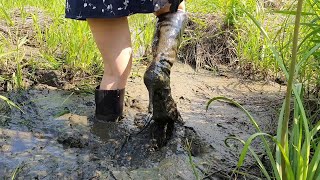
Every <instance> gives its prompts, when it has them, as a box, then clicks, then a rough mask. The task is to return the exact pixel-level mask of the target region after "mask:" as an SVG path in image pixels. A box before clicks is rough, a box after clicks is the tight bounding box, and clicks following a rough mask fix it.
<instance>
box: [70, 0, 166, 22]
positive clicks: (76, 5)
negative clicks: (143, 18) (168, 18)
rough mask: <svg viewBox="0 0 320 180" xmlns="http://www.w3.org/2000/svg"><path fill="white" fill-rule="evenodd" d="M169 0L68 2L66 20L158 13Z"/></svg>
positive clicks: (90, 0)
mask: <svg viewBox="0 0 320 180" xmlns="http://www.w3.org/2000/svg"><path fill="white" fill-rule="evenodd" d="M165 5H168V0H66V18H71V19H77V20H85V19H87V18H117V17H125V16H129V15H132V14H136V13H152V12H155V11H158V10H159V9H161V8H162V7H164V6H165Z"/></svg>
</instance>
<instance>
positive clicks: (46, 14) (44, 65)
mask: <svg viewBox="0 0 320 180" xmlns="http://www.w3.org/2000/svg"><path fill="white" fill-rule="evenodd" d="M274 2H276V3H274ZM64 4H65V0H47V1H43V0H15V1H3V2H1V3H0V19H2V21H0V66H1V67H3V68H2V69H1V70H0V85H1V86H2V85H3V84H5V83H8V82H9V84H10V85H7V86H8V87H11V86H12V87H11V89H23V88H26V87H27V82H26V81H25V80H26V79H35V78H36V77H35V73H36V71H38V70H43V69H44V70H59V71H60V72H63V73H66V74H70V72H74V73H73V74H77V75H78V76H79V78H78V79H74V75H72V77H70V78H69V80H71V79H72V80H74V81H77V85H78V86H81V85H83V84H93V83H95V82H94V80H92V79H96V78H100V77H101V74H102V61H101V56H100V54H99V52H98V50H97V48H96V45H95V43H94V41H93V38H92V36H91V34H90V31H89V28H88V25H87V24H86V23H85V22H78V21H73V20H67V19H65V18H64ZM319 9H320V1H318V0H298V1H295V0H290V1H285V2H282V1H279V3H277V1H270V2H269V1H267V0H260V1H257V0H246V1H241V0H226V1H219V0H210V1H208V0H193V1H192V0H191V1H189V2H188V11H189V12H191V13H194V14H199V13H200V14H201V13H202V14H203V13H204V14H206V13H215V14H218V15H219V16H222V19H223V23H224V26H225V27H227V28H229V29H231V30H232V31H231V32H232V38H233V40H234V42H235V44H234V48H235V49H236V55H237V59H238V60H239V62H240V64H239V66H240V69H242V72H243V73H244V74H245V73H248V72H249V73H250V74H249V76H250V77H252V78H255V79H256V78H259V79H260V78H262V79H273V80H274V79H278V78H279V79H283V80H284V81H285V83H286V84H287V87H288V89H287V94H286V99H285V102H284V103H283V107H282V109H281V112H280V114H279V125H278V131H277V136H276V137H273V136H272V135H269V134H266V133H263V132H262V131H261V129H260V127H259V125H258V124H257V123H256V122H255V120H254V119H253V117H252V116H251V115H250V113H249V112H248V111H246V110H245V109H244V108H243V107H242V106H241V105H240V104H238V103H236V102H234V101H232V100H230V99H228V98H225V97H217V98H214V99H212V100H211V101H210V102H209V103H208V106H209V105H210V103H211V102H213V101H215V100H224V101H228V102H231V103H233V104H235V105H236V106H237V107H239V108H241V109H242V110H243V111H244V112H245V113H246V114H247V115H248V117H249V119H250V121H251V122H252V123H253V125H254V126H255V128H256V130H257V133H256V134H253V135H252V136H251V137H249V139H248V140H247V141H246V142H244V141H242V142H243V144H244V149H243V151H242V153H241V155H240V160H239V163H238V168H240V166H241V165H242V164H243V161H244V159H245V155H246V153H247V151H248V150H249V151H250V152H251V153H252V154H253V156H254V157H255V158H256V160H257V162H258V164H259V166H260V168H261V171H262V172H263V174H264V176H265V177H266V178H267V179H303V180H304V179H319V178H320V166H319V162H320V143H319V142H320V138H319V136H318V134H317V133H318V131H319V129H320V123H319V122H317V121H318V119H312V118H314V117H316V116H310V117H309V116H308V113H307V112H306V109H305V107H304V101H303V98H304V97H306V96H305V95H306V94H307V95H309V96H310V97H318V96H319V93H320V64H319V63H320V62H319V56H320V52H319V48H320V43H319V40H320V39H319V37H320V35H319V34H320V20H319V19H320V11H319ZM193 20H194V22H197V23H198V25H200V26H201V25H203V26H206V20H205V19H199V18H197V17H194V19H193ZM129 21H130V28H131V31H132V37H133V38H132V39H133V48H134V52H135V56H134V60H135V63H138V62H139V61H141V60H143V59H146V58H148V56H149V55H148V54H149V53H148V52H149V51H150V44H151V41H152V36H153V31H154V23H155V18H154V16H153V15H134V16H131V17H130V18H129ZM222 31H223V30H222ZM189 41H190V39H185V43H183V44H188V43H189ZM70 76H71V75H70ZM84 77H86V78H84ZM88 77H89V78H88ZM1 86H0V87H1ZM8 89H9V88H8ZM292 96H293V100H292ZM0 99H2V100H4V101H6V102H7V103H8V104H9V105H10V106H12V107H16V108H19V107H18V106H16V105H15V104H14V103H12V102H11V101H10V100H9V99H7V98H5V97H3V96H0ZM291 103H293V109H294V110H293V113H292V114H293V115H292V116H290V112H292V110H291V109H292V108H290V104H291ZM257 137H261V139H262V141H263V143H264V147H265V150H266V153H267V155H268V159H269V160H270V165H271V169H272V171H269V169H268V167H267V166H266V164H264V163H262V162H261V160H260V159H259V158H258V156H257V154H255V152H254V151H253V149H251V148H250V143H251V142H252V141H253V140H254V139H255V138H257ZM233 138H234V137H233ZM268 138H270V139H271V140H272V141H273V142H274V144H276V146H277V150H276V153H274V152H273V151H272V147H271V146H269V142H268ZM193 168H194V167H193Z"/></svg>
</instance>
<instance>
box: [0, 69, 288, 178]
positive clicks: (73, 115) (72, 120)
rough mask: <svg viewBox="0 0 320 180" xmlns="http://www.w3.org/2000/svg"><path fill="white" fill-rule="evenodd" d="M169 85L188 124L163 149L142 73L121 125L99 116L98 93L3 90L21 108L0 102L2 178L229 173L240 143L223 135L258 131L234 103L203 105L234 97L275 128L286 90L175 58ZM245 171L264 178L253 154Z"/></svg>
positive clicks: (130, 92) (133, 81) (44, 88)
mask: <svg viewBox="0 0 320 180" xmlns="http://www.w3.org/2000/svg"><path fill="white" fill-rule="evenodd" d="M135 68H142V67H135ZM141 72H143V71H142V70H141ZM171 87H172V96H173V98H174V99H175V101H176V103H177V106H178V109H179V111H180V113H181V116H182V118H183V119H184V121H185V122H186V123H185V125H184V126H182V125H175V130H174V134H173V137H172V138H171V139H170V141H169V142H168V144H167V145H166V146H164V147H162V148H158V147H157V146H156V145H155V142H154V140H153V139H152V136H151V134H152V133H151V132H150V131H152V122H150V119H151V118H150V115H149V114H148V91H147V89H146V88H145V86H144V84H143V78H142V76H132V77H131V78H130V79H129V82H128V86H127V88H126V90H127V92H126V96H125V112H124V114H125V115H124V118H123V119H122V120H121V121H119V122H117V123H102V122H100V123H98V122H95V120H94V108H95V104H94V95H93V94H88V93H86V94H85V93H83V94H82V93H79V92H72V91H65V90H59V89H57V88H54V87H50V86H47V85H41V84H40V85H37V86H35V87H33V88H32V89H29V90H26V91H21V92H9V93H7V94H4V95H5V96H8V97H9V98H10V99H11V100H12V101H14V102H15V103H17V104H19V105H20V107H21V109H22V110H23V112H21V111H19V110H17V109H10V108H9V107H8V106H7V105H5V104H4V103H3V102H1V104H0V153H1V156H0V177H3V178H4V179H9V178H12V177H15V178H16V179H196V178H197V177H199V178H200V179H229V178H231V177H232V170H233V169H234V167H235V166H236V163H237V160H238V156H239V151H240V150H241V147H242V146H241V145H240V144H239V143H237V142H230V143H231V145H232V147H231V148H230V147H227V146H226V145H225V139H226V138H227V137H229V136H237V137H240V138H243V139H245V138H247V137H248V136H249V135H250V134H252V133H254V132H255V131H254V127H253V126H252V125H251V124H250V122H249V120H248V119H247V118H246V117H245V115H244V114H243V113H242V112H241V111H240V110H239V109H237V108H236V107H234V106H232V105H230V104H226V103H222V102H216V103H214V104H213V105H211V106H210V108H209V109H208V111H206V110H205V106H206V103H207V102H208V100H209V99H210V98H212V97H215V96H227V97H230V98H233V99H235V100H237V101H238V102H239V103H240V104H242V105H243V106H244V107H245V108H247V109H248V110H249V112H251V113H252V115H253V116H254V117H255V118H256V120H257V122H258V124H259V125H260V126H261V128H262V129H263V130H264V131H266V132H269V133H274V132H275V128H276V123H277V118H276V114H277V112H278V106H279V104H280V103H281V100H282V90H283V89H284V88H281V86H280V85H278V84H263V83H257V82H255V83H253V82H243V81H241V80H239V79H236V78H233V77H231V75H230V76H229V75H228V74H226V75H225V76H220V77H215V76H213V74H212V72H209V71H204V70H203V71H199V72H195V71H194V70H193V69H192V68H191V67H189V66H188V65H184V64H180V63H177V64H176V65H175V66H174V67H173V69H172V79H171ZM259 145H260V142H259V141H256V142H254V143H253V148H254V149H256V151H258V152H260V153H258V154H260V155H261V156H263V154H264V153H263V150H262V149H260V148H259V147H261V146H259ZM242 170H243V171H245V172H247V173H249V174H254V175H255V176H259V174H257V173H256V172H257V170H258V168H257V167H256V166H255V163H254V161H253V159H252V158H251V157H250V156H248V160H247V161H246V163H245V166H244V168H243V169H242ZM248 178H249V179H250V177H247V179H248ZM252 179H254V178H252Z"/></svg>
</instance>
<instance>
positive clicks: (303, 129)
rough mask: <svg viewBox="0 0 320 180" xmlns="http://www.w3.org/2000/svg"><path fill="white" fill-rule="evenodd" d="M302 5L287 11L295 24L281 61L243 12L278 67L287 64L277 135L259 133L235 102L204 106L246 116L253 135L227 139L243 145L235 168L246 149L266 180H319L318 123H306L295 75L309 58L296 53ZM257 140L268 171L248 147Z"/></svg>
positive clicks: (308, 54) (277, 51) (301, 94)
mask: <svg viewBox="0 0 320 180" xmlns="http://www.w3.org/2000/svg"><path fill="white" fill-rule="evenodd" d="M303 3H304V0H299V1H298V4H297V6H296V10H294V11H292V12H290V14H291V15H292V14H293V15H294V22H295V23H294V25H293V29H294V30H293V33H292V43H290V44H289V45H288V46H287V48H288V49H290V50H291V51H290V52H291V53H290V57H289V59H283V57H286V56H285V55H283V52H282V51H281V50H282V49H281V48H280V49H279V48H277V47H276V46H274V45H273V44H272V43H271V42H270V38H269V36H268V34H267V33H266V31H265V30H264V28H263V27H262V25H261V24H260V23H259V22H258V20H257V19H256V18H255V17H254V16H253V15H251V14H250V13H248V12H246V14H247V15H248V16H250V18H251V19H252V21H253V22H254V23H255V24H256V26H257V27H258V29H260V31H261V32H262V34H263V35H264V36H265V38H267V39H268V42H269V47H270V48H271V49H272V51H273V53H274V57H275V59H276V61H277V62H279V64H284V62H286V61H288V62H289V68H288V69H287V68H286V67H285V66H284V65H283V66H282V67H281V69H282V71H283V73H284V74H285V75H286V78H287V80H288V85H287V91H286V98H285V100H284V102H283V106H282V108H281V112H280V114H279V120H278V129H277V135H276V136H275V137H273V136H272V135H269V134H267V133H263V132H262V131H261V129H260V127H259V125H258V124H257V122H256V120H255V119H254V118H253V117H252V116H251V114H250V113H249V112H248V111H247V110H246V109H244V108H243V107H242V106H241V105H240V104H239V103H237V102H235V101H233V100H231V99H228V98H225V97H216V98H213V99H211V100H210V101H209V102H208V104H207V109H208V107H209V105H210V104H211V103H212V102H213V101H217V100H223V101H227V102H229V103H232V104H234V105H235V106H237V107H238V108H240V109H241V110H242V111H243V112H244V113H245V114H246V115H247V116H248V118H249V120H250V122H251V123H252V124H253V126H254V127H255V128H256V131H257V133H255V134H253V135H252V136H250V137H249V138H248V139H247V140H246V141H245V142H244V141H243V140H241V139H239V138H234V137H232V138H228V139H237V140H239V141H240V142H242V143H243V144H244V148H243V150H242V152H241V155H240V158H239V162H238V165H237V169H239V168H240V167H241V166H242V165H243V162H244V160H245V156H246V154H247V152H248V150H249V151H250V152H251V154H252V155H253V157H254V158H255V159H256V161H257V163H258V165H259V167H260V169H261V172H262V173H263V175H264V176H265V178H267V179H270V180H271V179H277V180H282V179H289V180H291V179H292V180H294V179H295V180H307V179H308V180H313V179H314V180H317V179H319V178H320V166H319V163H320V142H319V138H318V137H317V136H316V135H317V134H318V132H319V130H320V122H317V123H316V124H310V119H309V118H308V117H307V116H306V109H305V107H304V106H303V86H302V84H301V83H299V82H298V79H297V75H298V74H299V70H300V69H301V66H302V65H303V64H304V61H305V59H308V58H309V57H310V56H312V55H313V52H312V51H311V52H310V53H307V55H305V53H304V52H301V51H299V47H301V46H300V45H301V43H299V37H300V36H301V34H300V31H301V30H302V29H303V27H302V28H300V25H301V17H303V16H304V15H305V14H306V13H304V12H303V11H302V10H303V7H304V6H303ZM281 13H285V14H288V12H287V11H282V12H281ZM302 22H304V21H302ZM283 41H285V40H283ZM299 44H300V45H299ZM286 53H287V52H286ZM301 54H302V55H301ZM285 60H286V61H285ZM292 96H293V97H292ZM291 99H293V102H294V108H293V116H292V117H293V118H290V114H291V108H290V105H291ZM289 127H291V128H289ZM257 137H260V138H261V140H262V142H263V145H264V148H265V151H266V153H267V156H268V159H269V161H270V164H271V168H272V172H268V171H267V170H266V169H267V168H266V167H265V164H263V163H262V162H261V160H260V159H259V157H258V156H257V154H256V153H255V152H254V151H253V150H252V149H251V148H250V145H251V143H252V141H253V140H254V139H256V138H257ZM266 138H270V139H271V140H272V141H273V142H274V144H275V146H276V152H275V153H274V152H272V151H271V149H272V146H273V145H269V143H268V141H267V139H266ZM235 172H238V170H235Z"/></svg>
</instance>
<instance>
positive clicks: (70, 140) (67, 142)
mask: <svg viewBox="0 0 320 180" xmlns="http://www.w3.org/2000/svg"><path fill="white" fill-rule="evenodd" d="M57 141H58V143H60V144H62V145H63V146H64V147H65V148H84V147H86V146H88V144H89V143H88V136H87V135H83V134H81V133H80V132H77V131H74V132H66V133H62V134H61V135H59V137H58V139H57Z"/></svg>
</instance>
